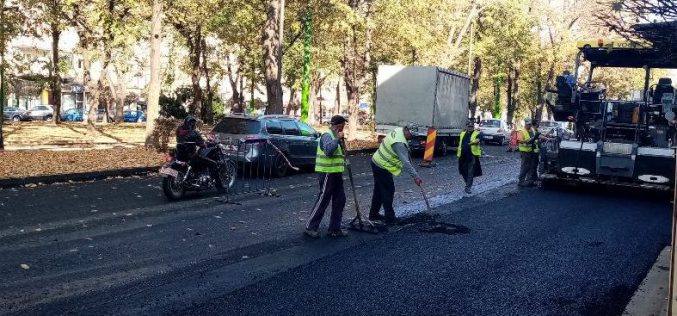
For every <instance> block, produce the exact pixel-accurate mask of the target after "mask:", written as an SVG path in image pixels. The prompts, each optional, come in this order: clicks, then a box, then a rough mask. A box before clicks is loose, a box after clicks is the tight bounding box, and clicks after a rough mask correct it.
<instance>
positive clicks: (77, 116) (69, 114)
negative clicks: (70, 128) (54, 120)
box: [61, 109, 84, 122]
mask: <svg viewBox="0 0 677 316" xmlns="http://www.w3.org/2000/svg"><path fill="white" fill-rule="evenodd" d="M61 119H62V120H63V121H64V122H82V121H83V120H84V115H83V113H82V110H80V109H68V110H66V111H64V112H63V113H61Z"/></svg>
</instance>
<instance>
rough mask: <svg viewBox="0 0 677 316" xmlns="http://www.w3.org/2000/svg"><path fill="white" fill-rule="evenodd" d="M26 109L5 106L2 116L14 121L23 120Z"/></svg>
mask: <svg viewBox="0 0 677 316" xmlns="http://www.w3.org/2000/svg"><path fill="white" fill-rule="evenodd" d="M25 112H26V110H24V109H21V108H17V107H8V108H4V109H3V111H2V116H4V117H5V120H11V121H14V122H19V121H21V120H22V115H23V114H24V113H25Z"/></svg>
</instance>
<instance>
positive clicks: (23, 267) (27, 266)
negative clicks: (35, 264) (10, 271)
mask: <svg viewBox="0 0 677 316" xmlns="http://www.w3.org/2000/svg"><path fill="white" fill-rule="evenodd" d="M19 267H21V269H24V270H28V269H30V268H31V266H29V265H27V264H25V263H22V264H20V265H19Z"/></svg>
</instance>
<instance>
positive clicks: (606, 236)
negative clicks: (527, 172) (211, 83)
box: [0, 147, 670, 315]
mask: <svg viewBox="0 0 677 316" xmlns="http://www.w3.org/2000/svg"><path fill="white" fill-rule="evenodd" d="M487 152H488V154H489V156H488V157H487V158H485V159H484V161H483V169H484V172H485V176H483V177H481V178H480V179H479V181H478V185H477V187H476V190H475V191H476V192H477V193H476V194H475V195H474V196H473V197H465V198H463V195H462V193H461V189H462V185H461V184H460V183H459V177H458V173H457V171H456V165H455V162H454V161H453V160H452V159H449V158H443V159H441V160H439V161H438V166H437V167H436V168H434V169H425V170H421V172H422V174H423V175H424V179H425V180H426V186H425V187H426V191H427V192H428V194H429V196H431V197H432V198H431V202H432V204H433V206H435V207H436V208H435V209H434V210H433V213H432V214H427V213H419V214H417V215H412V214H416V213H418V212H420V211H422V210H423V209H424V208H425V206H424V204H423V203H422V202H421V198H420V192H418V191H417V190H415V187H414V186H412V183H411V182H412V181H411V180H410V179H406V178H400V179H398V181H397V184H396V185H397V186H398V193H397V196H396V200H397V202H396V203H397V211H398V213H399V214H400V215H409V216H410V217H409V222H408V224H406V225H402V226H398V227H395V228H393V229H391V231H389V232H387V233H385V234H380V235H368V234H357V233H353V234H351V236H350V237H349V238H347V239H344V240H338V241H337V240H330V239H327V238H323V239H320V240H306V239H304V238H303V237H302V236H301V234H300V231H301V229H302V227H303V225H304V224H305V222H306V220H307V218H306V217H307V215H308V210H309V208H310V207H311V204H312V203H313V200H314V196H315V194H316V193H317V188H316V182H317V181H316V178H315V176H314V175H312V174H299V175H295V176H292V177H288V178H285V179H279V180H275V181H273V182H272V186H274V187H276V188H277V189H278V193H279V194H280V197H263V196H243V197H240V198H239V199H238V200H239V201H240V202H241V205H233V204H224V203H221V202H219V201H217V200H216V199H215V197H216V196H213V195H200V196H197V197H194V198H192V199H189V200H187V201H182V202H178V203H167V202H166V201H165V200H164V199H163V197H162V196H161V195H160V191H159V187H158V183H159V180H158V178H154V177H150V178H131V179H113V180H108V181H98V182H93V183H82V184H67V185H60V186H48V187H38V188H26V189H19V190H3V191H0V274H1V275H3V278H4V282H3V284H1V285H0V314H4V313H9V314H25V315H39V314H130V315H131V314H196V315H197V314H221V315H237V314H243V315H246V314H251V315H254V314H257V315H290V314H297V315H307V314H328V315H335V314H346V313H348V314H350V313H352V314H357V315H364V314H375V315H381V314H398V315H400V314H425V315H450V314H459V315H576V314H581V315H614V314H619V312H620V311H622V309H623V307H624V306H625V304H626V303H627V301H629V299H630V296H631V295H632V292H633V291H634V290H635V288H636V287H637V286H638V285H639V283H640V281H641V280H642V278H643V277H644V275H645V274H646V271H647V270H648V269H649V268H650V266H651V265H652V263H653V261H654V260H655V258H656V256H657V254H658V252H659V250H660V249H662V247H663V246H664V245H666V244H667V243H668V242H669V230H670V225H669V223H670V220H669V216H670V212H669V209H670V205H669V203H667V202H666V201H660V200H658V201H653V200H648V199H644V200H642V199H634V198H629V197H624V196H623V195H603V196H598V195H591V194H585V193H581V192H560V191H542V190H539V189H536V188H532V189H526V190H518V189H517V188H516V187H515V186H514V183H510V181H511V180H512V179H514V177H515V174H516V172H517V170H516V169H517V162H518V161H517V155H515V154H506V153H505V152H503V150H502V149H501V148H497V147H493V148H488V149H487ZM353 164H354V169H355V171H356V182H357V185H358V190H359V192H360V194H359V199H360V205H361V206H362V208H365V207H366V206H368V205H369V203H368V200H369V198H370V194H371V175H370V173H369V172H370V170H369V169H368V157H366V156H359V157H353ZM349 207H350V206H349ZM351 213H352V212H350V211H349V212H347V214H351ZM22 264H23V267H22ZM26 268H28V269H26Z"/></svg>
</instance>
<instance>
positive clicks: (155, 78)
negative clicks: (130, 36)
mask: <svg viewBox="0 0 677 316" xmlns="http://www.w3.org/2000/svg"><path fill="white" fill-rule="evenodd" d="M151 21H152V22H151V37H150V86H149V89H148V108H147V110H146V116H147V119H146V148H151V149H158V148H160V142H159V138H157V137H153V132H154V131H155V120H156V119H157V118H158V116H159V112H160V106H159V100H160V85H161V82H160V59H161V57H162V55H161V52H160V43H161V40H162V37H161V36H162V34H161V33H162V0H153V17H152V18H151Z"/></svg>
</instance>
